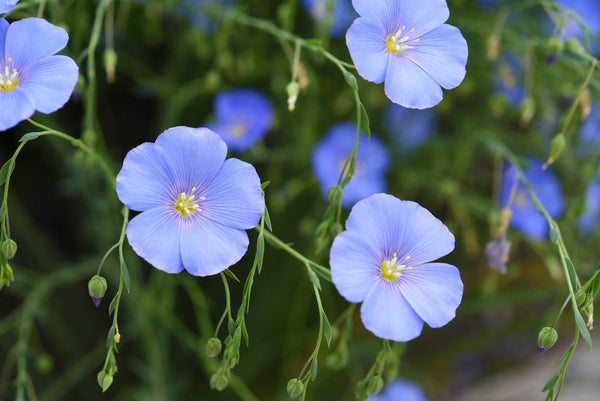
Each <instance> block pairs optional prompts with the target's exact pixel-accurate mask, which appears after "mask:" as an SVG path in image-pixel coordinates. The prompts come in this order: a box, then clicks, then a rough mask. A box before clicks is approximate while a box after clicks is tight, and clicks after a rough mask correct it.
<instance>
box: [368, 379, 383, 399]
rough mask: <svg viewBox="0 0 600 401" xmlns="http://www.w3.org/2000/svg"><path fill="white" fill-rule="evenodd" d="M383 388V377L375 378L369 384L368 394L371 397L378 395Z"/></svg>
mask: <svg viewBox="0 0 600 401" xmlns="http://www.w3.org/2000/svg"><path fill="white" fill-rule="evenodd" d="M382 388H383V379H382V378H381V376H373V377H371V378H370V379H369V382H368V383H367V392H368V393H369V395H373V394H377V393H379V392H380V391H381V389H382Z"/></svg>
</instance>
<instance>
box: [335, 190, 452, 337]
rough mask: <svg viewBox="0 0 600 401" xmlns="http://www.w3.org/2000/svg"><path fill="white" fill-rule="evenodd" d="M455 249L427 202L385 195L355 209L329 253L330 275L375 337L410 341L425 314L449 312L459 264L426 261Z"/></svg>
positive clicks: (432, 317) (435, 317)
mask: <svg viewBox="0 0 600 401" xmlns="http://www.w3.org/2000/svg"><path fill="white" fill-rule="evenodd" d="M453 249H454V235H452V233H451V232H450V231H449V230H448V229H447V228H446V226H445V225H444V224H443V223H442V222H441V221H439V220H438V219H436V218H435V217H434V216H433V215H432V214H431V213H430V212H429V211H428V210H427V209H425V208H423V207H421V206H420V205H419V204H417V203H415V202H411V201H401V200H400V199H398V198H395V197H393V196H391V195H387V194H375V195H372V196H370V197H368V198H367V199H364V200H362V201H360V202H358V203H357V204H356V205H354V207H353V208H352V211H351V212H350V215H349V216H348V220H346V231H343V232H341V233H340V234H339V235H338V236H337V237H336V238H335V240H334V241H333V244H332V246H331V252H330V255H329V263H330V266H331V278H332V281H333V283H334V285H335V287H336V288H337V290H338V291H339V292H340V294H341V295H342V296H343V297H344V298H346V300H348V301H349V302H362V303H363V304H362V307H361V310H360V315H361V319H362V321H363V324H364V325H365V327H366V328H367V329H368V330H370V331H371V332H373V334H375V335H376V336H378V337H381V338H385V339H388V340H393V341H408V340H412V339H413V338H415V337H417V336H418V335H419V334H421V330H422V328H423V321H425V322H427V324H428V325H429V326H431V327H441V326H444V325H445V324H446V323H448V322H449V321H450V320H452V319H453V318H454V315H455V312H456V308H457V307H458V305H459V304H460V301H461V299H462V293H463V283H462V281H461V279H460V273H459V271H458V269H457V268H456V267H454V266H452V265H449V264H446V263H430V262H431V261H433V260H436V259H438V258H440V257H442V256H444V255H446V254H448V253H450V252H451V251H452V250H453Z"/></svg>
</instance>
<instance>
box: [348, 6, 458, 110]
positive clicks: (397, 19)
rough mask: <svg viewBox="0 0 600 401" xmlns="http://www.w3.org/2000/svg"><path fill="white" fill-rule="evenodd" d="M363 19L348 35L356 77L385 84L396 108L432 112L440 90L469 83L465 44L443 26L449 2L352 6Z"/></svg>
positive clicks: (439, 96) (451, 29)
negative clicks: (466, 75)
mask: <svg viewBox="0 0 600 401" xmlns="http://www.w3.org/2000/svg"><path fill="white" fill-rule="evenodd" d="M352 5H353V6H354V9H355V10H356V11H357V12H358V14H360V18H357V19H356V20H355V21H354V23H353V24H352V26H351V27H350V28H349V29H348V32H347V33H346V44H347V45H348V50H349V51H350V56H351V57H352V60H353V61H354V65H355V66H356V70H357V72H358V74H359V75H360V76H361V77H363V78H364V79H366V80H367V81H371V82H375V83H376V84H379V83H382V82H383V81H384V80H385V94H386V96H387V97H388V98H389V99H390V100H391V101H392V102H394V103H397V104H399V105H401V106H404V107H410V108H414V109H424V108H428V107H433V106H435V105H436V104H438V103H439V102H440V101H441V100H442V89H441V88H440V86H442V87H444V88H445V89H452V88H455V87H457V86H458V85H459V84H460V83H461V82H462V80H463V78H464V77H465V73H466V70H465V64H466V63H467V55H468V49H467V42H466V41H465V39H464V38H463V36H462V35H461V33H460V31H459V30H458V28H456V27H454V26H451V25H448V24H444V22H445V21H446V20H447V19H448V16H449V15H450V12H449V10H448V6H447V5H446V0H427V1H422V0H403V1H398V0H379V1H377V2H376V3H375V4H374V3H373V0H353V1H352Z"/></svg>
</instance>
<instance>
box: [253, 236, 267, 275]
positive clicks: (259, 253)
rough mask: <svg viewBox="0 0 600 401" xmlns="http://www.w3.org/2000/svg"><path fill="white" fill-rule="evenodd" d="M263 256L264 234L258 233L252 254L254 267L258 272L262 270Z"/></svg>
mask: <svg viewBox="0 0 600 401" xmlns="http://www.w3.org/2000/svg"><path fill="white" fill-rule="evenodd" d="M264 256H265V237H264V235H262V233H261V234H259V235H258V238H257V239H256V255H255V256H254V261H255V263H256V267H257V269H258V274H260V272H261V271H262V265H263V258H264Z"/></svg>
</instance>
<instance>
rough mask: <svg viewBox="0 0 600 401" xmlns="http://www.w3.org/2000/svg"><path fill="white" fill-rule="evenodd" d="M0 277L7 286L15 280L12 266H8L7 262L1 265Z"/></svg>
mask: <svg viewBox="0 0 600 401" xmlns="http://www.w3.org/2000/svg"><path fill="white" fill-rule="evenodd" d="M0 279H2V280H3V281H4V284H6V285H7V286H10V283H11V282H13V281H15V276H14V274H13V270H12V267H10V265H9V264H8V263H7V264H5V265H4V266H2V277H0Z"/></svg>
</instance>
